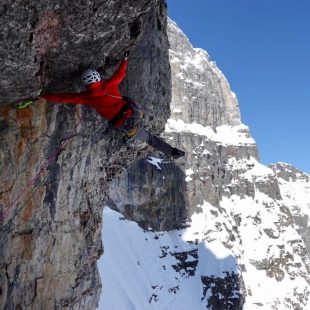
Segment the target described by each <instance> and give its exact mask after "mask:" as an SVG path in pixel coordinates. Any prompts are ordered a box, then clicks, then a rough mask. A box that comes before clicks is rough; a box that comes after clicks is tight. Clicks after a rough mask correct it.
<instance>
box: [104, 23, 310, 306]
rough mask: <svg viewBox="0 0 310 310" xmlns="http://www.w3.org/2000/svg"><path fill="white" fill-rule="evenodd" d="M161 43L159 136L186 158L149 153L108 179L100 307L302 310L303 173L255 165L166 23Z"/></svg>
mask: <svg viewBox="0 0 310 310" xmlns="http://www.w3.org/2000/svg"><path fill="white" fill-rule="evenodd" d="M168 36H169V42H170V51H169V58H170V64H171V77H172V100H171V103H170V108H171V116H170V118H169V119H168V121H167V124H166V128H165V132H164V133H163V134H162V137H163V138H164V139H166V140H167V141H169V142H170V143H171V144H173V145H175V146H177V147H178V148H181V149H183V150H185V151H186V156H185V158H182V159H179V160H177V161H175V162H174V163H171V162H170V161H168V162H167V160H165V159H162V158H160V156H158V154H154V155H153V156H152V157H148V158H146V159H142V160H140V161H139V162H137V163H135V164H134V165H131V166H130V168H129V169H128V170H127V171H126V172H124V173H122V174H120V175H119V176H118V177H117V178H115V179H114V180H113V182H112V183H111V185H110V187H109V196H110V198H111V199H110V201H109V206H110V207H111V208H113V209H114V210H116V211H118V212H121V213H122V215H120V214H119V213H117V212H115V211H112V210H111V209H109V208H107V209H106V210H105V211H104V221H105V223H106V226H104V227H103V235H104V236H105V235H107V234H108V236H109V238H107V239H105V246H106V252H105V254H104V256H103V262H104V264H103V270H102V274H103V278H104V279H105V281H106V286H105V288H106V289H105V290H104V291H103V296H102V302H103V305H105V306H106V307H108V308H109V307H112V308H113V307H118V306H120V305H123V304H126V303H127V304H132V305H133V306H134V307H135V308H136V309H146V308H147V307H149V309H166V308H171V305H173V306H172V308H173V309H178V310H179V309H184V310H185V309H189V308H190V307H191V308H195V309H196V308H197V309H198V308H199V309H200V308H203V309H204V308H206V309H250V310H253V309H279V310H280V309H284V308H288V309H307V308H308V307H309V294H310V290H309V283H310V275H309V270H310V268H309V267H310V263H309V257H308V254H307V244H308V243H309V234H308V231H309V219H308V216H307V213H308V212H309V203H308V202H309V200H310V196H309V176H307V175H306V174H304V173H302V172H298V171H296V170H295V169H294V168H292V167H291V166H289V165H284V164H278V165H274V166H271V167H266V166H264V165H262V164H261V163H259V155H258V149H257V145H256V143H255V141H254V140H253V138H252V137H251V134H250V131H249V129H248V127H247V126H245V125H244V124H242V122H241V119H240V111H239V106H238V101H237V97H236V95H235V94H234V93H233V92H232V91H231V90H230V86H229V83H228V81H227V80H226V78H225V76H224V75H223V73H222V72H221V71H220V70H219V68H218V67H217V66H216V64H215V63H214V62H213V61H211V60H210V58H209V55H208V54H207V52H206V51H203V50H201V49H197V48H193V47H192V45H191V44H190V42H189V40H188V39H187V37H186V36H185V35H184V33H183V32H182V31H181V30H180V29H179V28H178V26H177V25H176V24H175V23H174V22H172V21H169V25H168ZM141 170H142V171H141ZM132 221H135V222H137V223H138V224H139V225H140V227H142V229H141V228H139V227H138V226H137V225H136V224H135V223H133V222H132ZM105 227H108V228H109V231H107V230H105ZM176 229H177V230H176ZM112 240H113V241H112ZM116 244H117V245H118V246H115V245H116ZM122 257H127V258H128V261H127V260H123V259H122ZM131 258H134V259H131ZM119 265H122V268H121V272H118V271H117V270H116V268H115V267H114V266H119ZM155 271H156V272H155ZM131 273H133V274H135V275H136V277H135V281H134V282H133V281H131V280H130V274H131ZM137 278H138V281H137ZM121 279H123V282H122V281H121ZM136 283H138V284H136ZM127 287H130V290H127V289H126V288H127ZM122 288H124V289H122ZM141 290H143V292H144V294H143V296H141V295H140V292H141ZM109 296H114V298H110V297H109Z"/></svg>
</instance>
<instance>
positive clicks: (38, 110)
mask: <svg viewBox="0 0 310 310" xmlns="http://www.w3.org/2000/svg"><path fill="white" fill-rule="evenodd" d="M0 16H1V17H0V26H1V28H0V29H1V30H0V40H1V43H0V46H1V47H0V53H1V67H2V72H1V79H0V98H1V99H0V101H1V104H2V106H1V107H0V135H1V143H0V159H1V160H0V211H1V213H2V219H1V224H0V225H1V226H0V228H1V231H0V233H1V238H0V239H1V240H0V242H1V252H0V292H1V294H0V308H4V309H19V308H20V309H95V308H96V305H97V302H98V299H99V294H100V290H101V283H100V279H99V275H98V272H97V265H96V261H97V259H98V258H99V257H100V255H101V254H102V252H103V247H102V242H101V227H102V225H101V223H102V208H103V206H104V204H105V202H106V200H107V195H106V194H107V188H108V185H107V184H108V183H109V182H110V181H111V180H112V179H113V178H114V177H115V175H117V174H118V173H120V172H121V171H123V170H125V169H126V167H127V166H128V165H129V164H130V163H132V162H133V161H135V160H137V159H139V158H141V157H142V156H145V155H146V154H147V153H148V152H149V149H148V148H145V149H142V150H139V149H137V148H135V147H134V146H133V145H131V144H130V143H128V142H126V141H125V139H124V138H123V137H122V135H120V133H119V132H117V131H114V130H112V129H111V128H109V126H108V124H107V122H106V121H104V120H103V119H102V118H100V117H99V116H97V115H96V113H95V112H94V111H91V110H89V109H87V108H86V107H80V106H70V105H53V104H50V103H46V102H45V101H44V100H42V99H39V100H37V101H36V102H35V103H34V104H33V105H32V106H31V107H29V108H27V109H24V110H15V109H13V108H12V107H11V105H10V104H11V103H12V102H15V101H18V100H20V99H22V98H25V97H28V98H29V97H37V96H38V95H39V94H40V91H41V90H43V91H51V92H52V91H79V90H80V89H81V85H80V82H79V74H80V72H81V71H82V70H83V69H85V68H88V67H94V68H98V70H99V71H100V73H101V74H102V75H103V77H109V76H111V74H112V73H113V72H114V71H115V70H116V68H117V67H118V66H119V64H120V61H121V59H122V58H123V54H124V52H125V51H126V50H130V51H131V55H130V60H129V67H128V75H127V78H126V81H124V83H123V85H122V90H123V93H124V94H127V95H130V96H131V97H133V98H134V100H136V101H137V102H138V103H139V104H141V105H142V106H144V107H147V113H146V118H145V120H146V125H147V126H148V127H150V128H152V129H153V130H154V131H156V132H160V131H162V130H163V129H164V124H165V122H166V119H167V117H168V114H169V113H168V111H169V106H168V103H169V101H170V96H171V94H170V91H171V90H170V88H171V81H170V71H169V70H170V65H169V60H168V41H167V34H166V3H165V1H146V0H141V1H140V0H139V1H135V2H134V4H133V3H132V1H123V0H122V1H121V0H118V1H104V2H102V1H97V0H94V1H86V2H85V1H74V2H72V1H71V2H70V1H43V2H35V1H27V2H24V1H6V2H5V3H4V2H3V3H1V4H0ZM155 115H156V118H155ZM64 146H65V147H64ZM62 147H64V150H62ZM61 150H62V151H61ZM60 151H61V152H60Z"/></svg>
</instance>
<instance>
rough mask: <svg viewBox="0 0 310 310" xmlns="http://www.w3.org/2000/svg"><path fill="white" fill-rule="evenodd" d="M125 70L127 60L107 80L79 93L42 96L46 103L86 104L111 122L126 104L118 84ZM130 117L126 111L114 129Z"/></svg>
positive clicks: (89, 86) (124, 74) (129, 113)
mask: <svg viewBox="0 0 310 310" xmlns="http://www.w3.org/2000/svg"><path fill="white" fill-rule="evenodd" d="M126 68H127V60H126V59H124V60H123V61H122V63H121V65H120V67H119V68H118V70H117V71H116V72H115V73H114V75H113V76H112V77H111V78H110V79H108V80H103V81H100V82H95V83H92V84H90V85H88V86H87V87H86V90H85V91H83V92H81V93H54V94H46V95H43V98H44V99H46V100H47V101H52V102H59V103H73V104H86V105H88V106H90V107H91V108H93V109H95V110H96V111H97V112H98V113H99V114H100V115H101V116H103V117H104V118H106V119H108V120H111V119H112V118H114V116H115V115H116V114H117V113H118V112H119V111H120V110H121V108H122V106H123V105H124V104H125V103H126V101H125V100H124V99H123V98H122V94H121V93H120V91H119V84H120V83H121V82H122V80H123V79H124V77H125V76H126ZM131 115H132V111H131V110H127V111H126V112H125V114H124V116H123V118H122V120H120V121H118V122H117V123H116V124H115V127H120V126H121V125H122V123H123V121H124V120H125V119H126V118H128V117H130V116H131Z"/></svg>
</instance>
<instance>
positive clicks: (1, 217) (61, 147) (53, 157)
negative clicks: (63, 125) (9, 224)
mask: <svg viewBox="0 0 310 310" xmlns="http://www.w3.org/2000/svg"><path fill="white" fill-rule="evenodd" d="M82 120H83V115H82V116H81V117H80V119H79V121H78V122H77V124H76V125H75V126H74V129H73V131H72V132H71V133H69V134H68V135H65V136H64V137H63V138H62V139H61V141H60V144H59V147H58V148H56V150H55V151H54V152H53V154H52V155H51V156H50V157H49V158H48V159H47V160H46V161H45V162H44V163H43V165H42V166H41V168H40V169H39V171H38V172H37V173H36V174H35V175H34V177H33V178H32V179H30V180H29V181H28V183H27V185H26V186H25V187H24V188H23V189H22V190H21V191H20V192H19V193H18V194H17V196H16V198H14V199H13V201H11V202H10V204H9V206H8V207H7V208H6V209H5V210H4V211H3V213H2V214H1V215H0V220H4V219H5V217H6V216H7V214H8V212H9V211H10V210H11V209H12V208H13V207H14V206H15V205H16V204H17V203H18V202H19V201H20V199H21V197H22V196H23V195H24V194H25V193H26V192H27V191H28V190H29V189H30V188H31V187H33V184H34V183H35V182H36V181H37V179H38V178H39V177H40V175H41V173H42V172H43V171H44V170H46V169H47V168H48V167H49V166H50V165H51V163H53V162H54V161H55V160H57V158H58V156H59V155H60V154H61V152H62V151H63V150H64V149H65V148H66V146H67V145H68V144H69V142H70V140H71V138H73V137H75V136H76V134H75V132H76V128H77V127H78V126H79V124H80V123H81V122H82ZM41 184H42V182H40V185H39V187H40V186H41ZM36 191H37V190H35V191H34V192H33V194H32V195H31V196H30V198H29V199H28V200H27V202H26V204H24V205H23V207H22V208H24V207H25V205H27V203H28V202H29V201H30V199H31V198H32V196H33V195H34V194H35V192H36ZM19 212H20V211H19ZM19 212H18V213H19ZM18 213H17V214H18ZM17 214H16V215H17ZM16 215H15V216H14V218H15V217H16Z"/></svg>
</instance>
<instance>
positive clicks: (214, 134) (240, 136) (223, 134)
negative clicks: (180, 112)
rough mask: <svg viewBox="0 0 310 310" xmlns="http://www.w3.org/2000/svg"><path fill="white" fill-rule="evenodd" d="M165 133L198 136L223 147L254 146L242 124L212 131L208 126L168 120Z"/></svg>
mask: <svg viewBox="0 0 310 310" xmlns="http://www.w3.org/2000/svg"><path fill="white" fill-rule="evenodd" d="M165 131H166V132H167V133H170V132H189V133H193V134H197V135H200V136H205V137H208V138H209V139H210V140H212V141H215V142H218V143H221V144H224V145H246V144H255V141H254V140H253V138H252V137H251V136H250V135H249V133H248V127H247V126H245V125H244V124H240V125H238V126H228V125H223V126H219V127H216V131H214V130H213V129H212V128H211V127H209V126H203V125H201V124H198V123H185V122H184V121H183V120H181V119H177V120H174V119H171V118H170V119H168V121H167V123H166V128H165Z"/></svg>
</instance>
